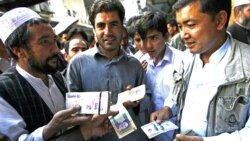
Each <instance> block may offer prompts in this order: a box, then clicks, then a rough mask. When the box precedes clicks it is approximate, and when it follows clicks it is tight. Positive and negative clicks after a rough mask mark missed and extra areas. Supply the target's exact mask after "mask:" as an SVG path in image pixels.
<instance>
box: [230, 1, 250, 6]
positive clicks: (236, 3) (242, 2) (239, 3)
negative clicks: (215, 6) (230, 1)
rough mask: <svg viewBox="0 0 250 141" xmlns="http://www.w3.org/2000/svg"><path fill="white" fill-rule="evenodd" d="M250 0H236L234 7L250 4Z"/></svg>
mask: <svg viewBox="0 0 250 141" xmlns="http://www.w3.org/2000/svg"><path fill="white" fill-rule="evenodd" d="M249 3H250V0H234V7H236V6H240V5H244V4H249Z"/></svg>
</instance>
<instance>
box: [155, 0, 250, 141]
mask: <svg viewBox="0 0 250 141" xmlns="http://www.w3.org/2000/svg"><path fill="white" fill-rule="evenodd" d="M173 8H174V9H175V11H176V20H177V23H178V25H179V29H180V33H181V37H182V39H183V40H184V42H185V43H186V45H187V47H188V48H189V50H190V52H191V53H193V54H194V55H193V57H192V60H191V63H190V64H189V66H188V67H187V68H185V67H183V69H179V70H175V71H174V74H173V76H174V81H175V86H174V88H173V90H172V94H171V96H169V97H168V98H167V99H166V100H165V106H164V108H163V109H161V110H159V111H156V112H154V113H153V114H152V115H151V120H152V121H157V122H160V121H161V120H163V119H169V118H170V117H173V116H177V125H178V127H179V129H178V130H177V131H176V133H180V134H177V135H176V139H178V140H180V141H248V140H249V132H250V119H249V115H250V101H249V100H250V91H249V90H250V81H249V79H250V66H249V63H250V62H249V54H250V48H249V45H247V44H244V43H242V42H239V41H237V40H235V39H234V38H232V37H231V36H230V34H228V33H227V30H226V29H227V26H228V22H229V17H230V14H231V0H222V1H218V0H205V1H204V0H181V1H177V2H176V3H175V5H174V6H173ZM236 70H237V71H236ZM184 132H187V133H190V134H186V135H184Z"/></svg>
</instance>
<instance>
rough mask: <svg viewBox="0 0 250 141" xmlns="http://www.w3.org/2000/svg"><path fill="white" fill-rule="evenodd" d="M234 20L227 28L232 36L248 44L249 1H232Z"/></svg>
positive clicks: (249, 29) (249, 28) (249, 38)
mask: <svg viewBox="0 0 250 141" xmlns="http://www.w3.org/2000/svg"><path fill="white" fill-rule="evenodd" d="M234 15H235V22H234V23H233V24H232V25H231V26H230V27H229V28H228V31H229V32H230V33H231V35H232V37H233V38H235V39H237V40H239V41H241V42H243V43H246V44H248V45H250V1H249V0H235V1H234Z"/></svg>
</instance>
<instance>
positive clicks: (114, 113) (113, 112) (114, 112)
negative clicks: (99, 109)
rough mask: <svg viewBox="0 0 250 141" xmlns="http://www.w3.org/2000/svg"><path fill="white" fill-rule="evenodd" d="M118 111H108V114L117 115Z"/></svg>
mask: <svg viewBox="0 0 250 141" xmlns="http://www.w3.org/2000/svg"><path fill="white" fill-rule="evenodd" d="M118 113H119V111H110V112H109V113H108V116H115V115H117V114H118Z"/></svg>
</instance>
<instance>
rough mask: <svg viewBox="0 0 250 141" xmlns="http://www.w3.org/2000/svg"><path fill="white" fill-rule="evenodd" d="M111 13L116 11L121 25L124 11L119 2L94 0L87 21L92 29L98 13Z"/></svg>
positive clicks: (116, 0) (117, 0)
mask: <svg viewBox="0 0 250 141" xmlns="http://www.w3.org/2000/svg"><path fill="white" fill-rule="evenodd" d="M111 11H117V13H118V15H119V18H120V20H121V23H123V20H124V16H125V9H124V7H123V5H122V4H121V2H120V1H119V0H95V1H94V3H93V5H92V6H91V8H90V12H89V20H90V22H91V24H92V26H93V28H95V17H96V15H97V14H98V13H101V12H111Z"/></svg>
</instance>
